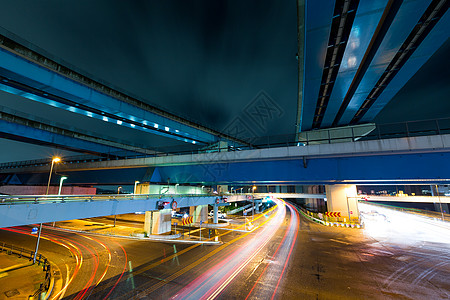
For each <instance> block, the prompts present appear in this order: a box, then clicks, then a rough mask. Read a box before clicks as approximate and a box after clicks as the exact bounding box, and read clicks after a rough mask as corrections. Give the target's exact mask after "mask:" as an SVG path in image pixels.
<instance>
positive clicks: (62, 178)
mask: <svg viewBox="0 0 450 300" xmlns="http://www.w3.org/2000/svg"><path fill="white" fill-rule="evenodd" d="M66 179H67V176H62V177H61V179H60V180H59V189H58V196H59V195H61V189H62V185H63V181H64V180H66Z"/></svg>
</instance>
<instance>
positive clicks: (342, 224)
mask: <svg viewBox="0 0 450 300" xmlns="http://www.w3.org/2000/svg"><path fill="white" fill-rule="evenodd" d="M298 211H299V212H300V213H301V214H302V215H303V216H305V217H307V218H308V219H310V220H311V221H314V222H316V223H320V224H322V225H324V226H331V227H346V228H357V229H362V228H364V225H360V224H350V223H342V222H325V221H323V220H320V219H316V218H314V217H311V216H310V215H307V214H305V213H304V212H303V211H302V210H301V209H299V210H298Z"/></svg>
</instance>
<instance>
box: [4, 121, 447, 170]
mask: <svg viewBox="0 0 450 300" xmlns="http://www.w3.org/2000/svg"><path fill="white" fill-rule="evenodd" d="M349 129H351V130H348V133H345V134H343V135H339V136H334V135H333V134H332V132H333V131H334V130H336V129H335V128H330V129H324V131H325V132H326V131H327V132H328V134H325V135H326V137H324V138H323V137H322V136H320V138H319V137H317V136H315V135H312V137H310V136H308V135H306V138H305V139H302V141H301V142H299V141H298V134H295V133H294V134H284V135H272V136H264V137H251V138H249V139H248V141H247V140H246V142H248V143H249V146H246V145H240V144H236V143H232V142H228V143H227V144H226V146H223V147H220V146H218V147H214V148H212V149H206V148H205V145H200V144H198V145H178V146H174V147H161V148H154V149H152V150H154V151H155V153H152V154H138V155H132V156H129V155H127V154H126V152H125V151H123V152H122V151H121V152H120V153H119V152H111V153H106V154H104V155H103V156H100V157H99V156H95V155H78V156H69V157H65V158H64V159H63V161H62V162H61V163H62V164H72V163H85V162H97V161H108V160H119V159H135V158H146V157H163V156H171V155H183V154H201V153H211V152H230V151H242V150H251V149H263V148H277V147H288V146H308V145H314V144H332V143H339V142H356V141H370V140H382V139H392V138H402V137H417V136H430V135H440V134H450V118H440V119H431V120H420V121H407V122H397V123H384V124H376V127H375V129H374V130H372V131H370V132H368V133H367V134H364V135H359V134H357V133H356V132H355V131H354V130H353V128H349ZM243 140H245V139H243ZM219 145H220V143H219ZM51 162H52V159H51V158H45V159H34V160H25V161H16V162H5V163H0V169H12V168H21V167H30V166H35V167H36V166H44V165H50V164H51Z"/></svg>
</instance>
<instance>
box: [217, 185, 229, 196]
mask: <svg viewBox="0 0 450 300" xmlns="http://www.w3.org/2000/svg"><path fill="white" fill-rule="evenodd" d="M217 192H218V193H219V194H226V193H228V185H218V186H217Z"/></svg>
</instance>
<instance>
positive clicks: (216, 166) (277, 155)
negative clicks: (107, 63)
mask: <svg viewBox="0 0 450 300" xmlns="http://www.w3.org/2000/svg"><path fill="white" fill-rule="evenodd" d="M1 167H2V168H1V170H0V174H1V173H5V174H6V173H7V174H17V175H18V176H19V177H20V176H21V175H20V174H21V173H41V174H42V176H44V177H46V175H47V174H46V173H47V172H48V170H49V165H45V164H44V165H36V164H34V163H33V162H24V163H23V164H20V163H17V164H4V165H2V166H1ZM125 169H126V170H127V171H128V172H133V170H134V171H135V172H137V173H136V174H140V173H145V174H146V176H147V177H146V178H147V179H146V180H147V181H150V182H166V181H167V178H170V182H171V183H180V184H182V183H197V184H203V185H207V184H228V183H229V184H235V183H236V184H257V183H259V184H265V183H268V182H272V183H276V184H296V183H303V184H336V183H354V184H356V183H359V184H364V183H378V184H382V183H419V184H431V183H448V182H449V181H450V134H441V135H432V136H418V137H402V138H393V139H381V140H368V141H362V140H359V141H354V142H343V143H334V144H318V145H306V146H287V147H277V148H264V149H250V150H242V151H225V152H212V153H190V154H179V155H175V154H174V155H164V156H155V155H153V156H146V157H142V158H129V159H121V160H106V159H102V158H100V159H94V160H91V161H87V162H83V161H70V160H69V161H66V162H65V163H63V164H61V165H58V171H59V172H64V173H65V174H69V175H70V174H72V176H76V175H77V174H78V175H80V174H83V171H92V170H109V172H113V171H114V172H119V173H120V172H123V170H125ZM281 170H282V171H281ZM139 172H140V173H139ZM140 176H142V175H140ZM44 177H43V178H44ZM130 178H133V179H132V180H135V179H140V178H138V177H137V175H134V176H132V175H130ZM43 182H44V181H43ZM86 183H88V182H86Z"/></svg>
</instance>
